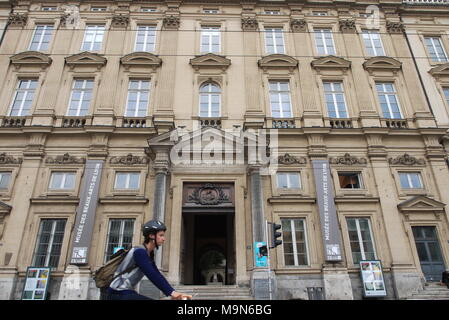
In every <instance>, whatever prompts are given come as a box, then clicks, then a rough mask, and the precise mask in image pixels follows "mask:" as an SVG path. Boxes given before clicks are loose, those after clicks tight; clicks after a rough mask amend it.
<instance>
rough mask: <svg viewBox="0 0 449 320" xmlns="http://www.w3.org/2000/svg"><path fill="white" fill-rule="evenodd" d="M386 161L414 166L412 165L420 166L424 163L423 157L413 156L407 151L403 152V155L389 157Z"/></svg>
mask: <svg viewBox="0 0 449 320" xmlns="http://www.w3.org/2000/svg"><path fill="white" fill-rule="evenodd" d="M388 162H389V163H390V164H392V165H402V166H414V165H420V166H422V165H424V164H425V160H424V159H418V158H415V157H413V156H411V155H409V154H407V153H404V155H402V156H399V157H397V158H389V159H388Z"/></svg>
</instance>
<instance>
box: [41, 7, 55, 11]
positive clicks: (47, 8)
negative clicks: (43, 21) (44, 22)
mask: <svg viewBox="0 0 449 320" xmlns="http://www.w3.org/2000/svg"><path fill="white" fill-rule="evenodd" d="M57 10H58V7H49V6H45V7H42V8H41V11H57Z"/></svg>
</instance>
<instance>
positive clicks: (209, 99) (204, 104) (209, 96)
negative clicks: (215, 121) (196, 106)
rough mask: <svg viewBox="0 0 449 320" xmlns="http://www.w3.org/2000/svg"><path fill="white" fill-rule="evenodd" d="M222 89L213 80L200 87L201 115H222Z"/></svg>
mask: <svg viewBox="0 0 449 320" xmlns="http://www.w3.org/2000/svg"><path fill="white" fill-rule="evenodd" d="M220 109H221V89H220V87H219V86H218V85H217V84H215V83H212V82H208V83H206V84H204V85H202V86H201V87H200V117H211V118H214V117H220Z"/></svg>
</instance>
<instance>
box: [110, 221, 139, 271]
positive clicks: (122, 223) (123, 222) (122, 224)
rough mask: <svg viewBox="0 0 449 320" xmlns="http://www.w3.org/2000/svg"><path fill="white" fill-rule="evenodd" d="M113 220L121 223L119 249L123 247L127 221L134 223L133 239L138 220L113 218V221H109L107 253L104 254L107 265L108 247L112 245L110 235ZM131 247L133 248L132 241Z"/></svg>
mask: <svg viewBox="0 0 449 320" xmlns="http://www.w3.org/2000/svg"><path fill="white" fill-rule="evenodd" d="M113 220H116V221H117V220H118V221H120V232H119V236H118V238H119V242H118V247H123V238H124V235H125V224H126V220H132V221H133V227H132V231H133V237H134V227H135V224H136V219H134V218H112V219H109V222H108V233H107V235H106V250H105V253H104V262H105V263H106V262H107V259H108V247H109V244H110V242H109V237H110V234H111V227H112V221H113ZM131 246H132V241H131Z"/></svg>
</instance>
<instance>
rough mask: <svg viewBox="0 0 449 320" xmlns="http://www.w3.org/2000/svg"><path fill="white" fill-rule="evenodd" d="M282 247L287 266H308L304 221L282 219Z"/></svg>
mask: <svg viewBox="0 0 449 320" xmlns="http://www.w3.org/2000/svg"><path fill="white" fill-rule="evenodd" d="M281 224H282V247H283V249H284V264H285V265H286V266H302V265H308V264H309V263H308V259H307V243H306V229H305V223H304V219H281Z"/></svg>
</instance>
